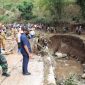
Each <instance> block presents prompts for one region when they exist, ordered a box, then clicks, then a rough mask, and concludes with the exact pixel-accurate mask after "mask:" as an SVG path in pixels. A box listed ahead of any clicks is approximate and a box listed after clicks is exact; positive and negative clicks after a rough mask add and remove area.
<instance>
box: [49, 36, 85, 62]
mask: <svg viewBox="0 0 85 85" xmlns="http://www.w3.org/2000/svg"><path fill="white" fill-rule="evenodd" d="M50 40H51V43H50V44H49V48H51V50H52V51H53V52H54V53H55V52H57V51H58V52H62V53H66V54H68V55H69V56H72V57H74V58H76V59H77V60H79V61H81V63H84V62H85V43H84V40H82V39H80V37H77V36H72V35H54V36H52V37H51V38H50Z"/></svg>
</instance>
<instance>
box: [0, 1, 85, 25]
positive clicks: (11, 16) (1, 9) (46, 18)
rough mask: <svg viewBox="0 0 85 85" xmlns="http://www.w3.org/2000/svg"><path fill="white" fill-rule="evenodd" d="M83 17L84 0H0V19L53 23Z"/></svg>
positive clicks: (84, 12)
mask: <svg viewBox="0 0 85 85" xmlns="http://www.w3.org/2000/svg"><path fill="white" fill-rule="evenodd" d="M82 15H83V17H84V18H85V1H84V0H0V21H2V22H5V23H7V22H8V23H10V22H15V21H16V22H17V21H24V20H26V21H29V20H30V21H31V22H38V23H44V24H50V25H55V24H56V22H58V21H67V22H69V21H72V20H73V19H74V18H75V19H80V20H83V18H82Z"/></svg>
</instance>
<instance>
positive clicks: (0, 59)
mask: <svg viewBox="0 0 85 85" xmlns="http://www.w3.org/2000/svg"><path fill="white" fill-rule="evenodd" d="M0 66H1V67H2V72H3V73H7V71H8V64H7V61H6V58H5V56H3V55H2V54H0Z"/></svg>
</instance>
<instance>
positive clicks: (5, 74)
mask: <svg viewBox="0 0 85 85" xmlns="http://www.w3.org/2000/svg"><path fill="white" fill-rule="evenodd" d="M2 76H6V77H9V76H10V74H8V73H3V74H2Z"/></svg>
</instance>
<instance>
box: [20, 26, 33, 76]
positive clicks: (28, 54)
mask: <svg viewBox="0 0 85 85" xmlns="http://www.w3.org/2000/svg"><path fill="white" fill-rule="evenodd" d="M28 33H29V32H28V29H26V28H25V27H22V28H21V37H20V40H21V53H22V56H23V65H22V69H23V75H31V73H29V72H28V62H29V58H32V50H31V46H30V42H29V40H28V38H27V35H28Z"/></svg>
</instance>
